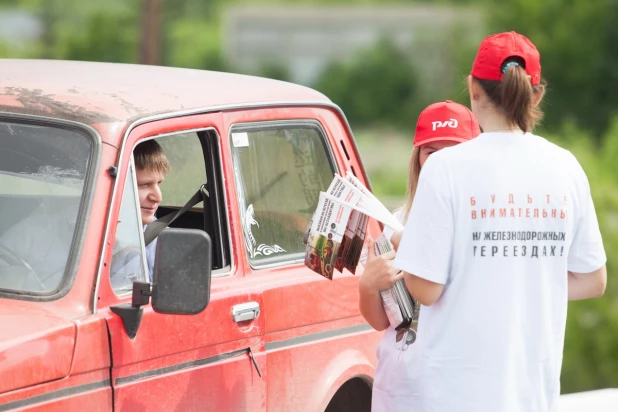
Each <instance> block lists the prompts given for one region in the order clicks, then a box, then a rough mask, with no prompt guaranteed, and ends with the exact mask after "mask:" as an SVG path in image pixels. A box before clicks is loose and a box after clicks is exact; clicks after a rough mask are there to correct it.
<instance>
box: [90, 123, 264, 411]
mask: <svg viewBox="0 0 618 412" xmlns="http://www.w3.org/2000/svg"><path fill="white" fill-rule="evenodd" d="M220 124H221V115H220V114H209V115H195V116H187V117H183V118H176V119H168V120H161V121H157V122H153V123H147V124H143V125H141V126H138V127H136V128H135V129H134V130H132V131H131V133H130V135H129V137H128V139H127V141H126V144H125V147H124V148H123V150H122V152H121V160H120V162H121V163H120V165H119V166H120V167H119V173H118V177H117V179H118V182H117V187H116V189H115V190H116V191H115V196H114V199H115V200H114V204H113V205H112V211H111V213H112V214H111V216H112V217H114V216H115V218H112V219H111V222H110V224H109V230H108V232H109V233H108V237H107V240H106V244H107V245H108V246H107V249H106V251H105V256H106V259H105V262H106V264H105V265H104V267H103V272H102V274H101V280H100V286H99V288H100V293H99V295H100V296H101V299H100V300H99V311H101V312H102V313H104V315H105V317H106V319H107V323H108V327H109V332H110V342H111V351H112V365H113V366H112V377H111V379H112V386H113V391H114V405H115V408H116V409H115V410H126V411H131V412H133V411H198V410H199V411H217V412H220V411H228V410H229V411H244V410H251V411H260V410H265V409H266V377H267V366H266V358H265V349H264V317H263V316H259V311H260V308H261V307H262V306H263V302H262V295H261V293H256V292H255V290H254V289H252V288H251V287H250V285H248V284H247V282H246V278H245V276H244V265H243V263H242V261H241V260H240V259H239V257H238V250H237V248H235V247H233V246H232V245H239V244H240V245H242V243H241V242H242V240H241V239H240V238H239V236H240V229H239V227H238V222H239V219H238V213H237V211H236V209H235V208H234V207H228V206H227V205H228V203H229V193H228V189H227V188H226V187H225V186H224V182H225V181H226V180H225V179H224V173H223V170H224V169H225V167H226V164H227V162H228V161H229V160H228V159H227V156H226V154H225V152H224V150H222V145H221V144H220V139H219V136H220V135H221V134H220V132H219V130H220ZM153 136H154V137H156V140H157V141H160V142H161V146H162V147H164V151H166V150H169V152H166V155H167V157H168V158H170V163H172V171H171V172H170V173H169V175H168V176H167V177H166V180H168V179H170V180H173V181H174V182H177V183H176V184H174V185H172V186H173V187H171V188H169V189H168V192H167V193H166V191H165V190H163V201H162V203H161V205H162V206H165V207H168V206H169V208H171V209H173V208H174V207H177V206H181V205H178V204H177V202H176V203H173V202H172V200H171V199H173V198H174V196H176V197H178V196H177V193H178V190H180V189H179V187H180V186H181V183H186V182H195V183H191V184H188V186H191V185H193V184H198V183H200V182H202V183H206V180H207V181H208V182H207V183H208V188H209V189H210V193H209V194H210V198H209V202H210V204H209V205H208V206H207V207H206V208H198V207H196V208H192V209H191V211H190V212H188V213H187V215H186V216H183V219H179V221H181V220H182V222H181V224H183V225H186V226H184V227H191V225H192V224H195V222H204V221H207V220H208V219H209V218H210V219H211V221H210V224H208V225H207V228H208V231H211V230H212V231H215V232H217V231H218V232H217V233H209V235H210V236H211V238H212V240H213V253H212V255H213V256H214V257H215V258H213V272H212V280H211V295H210V303H209V305H208V306H207V308H206V309H205V310H204V311H203V312H201V313H199V314H197V315H166V314H160V313H156V312H154V311H153V309H152V308H151V306H150V305H146V306H144V307H143V309H144V310H143V317H142V320H141V324H140V326H139V329H138V331H137V334H136V336H135V337H134V338H133V339H131V338H130V337H129V336H128V334H127V332H126V331H125V328H124V326H123V321H122V320H121V318H120V317H118V316H117V315H115V314H114V313H112V312H111V311H110V309H109V308H110V306H113V305H117V304H119V303H121V302H130V290H118V289H116V290H114V288H113V287H112V286H111V283H110V280H109V279H110V269H109V268H110V266H112V265H113V261H112V260H113V259H112V257H111V255H112V250H113V248H114V241H115V240H116V241H118V239H119V238H121V237H123V236H124V237H125V238H126V237H130V236H131V235H133V236H134V237H135V236H137V237H135V239H141V236H139V231H140V224H139V221H138V219H137V218H136V216H137V215H138V210H139V209H137V205H138V200H137V199H136V196H135V188H136V186H135V177H134V172H133V170H132V167H131V166H130V165H131V152H132V150H133V148H134V146H135V145H136V143H139V142H140V141H142V140H143V139H147V138H149V137H153ZM191 145H195V146H194V147H193V146H191ZM195 147H201V149H203V150H196V149H195ZM174 159H176V163H174V162H172V160H174ZM192 161H193V162H195V165H194V166H195V167H192V166H191V165H190V163H191V162H192ZM200 162H201V163H200ZM202 172H203V173H202ZM174 173H176V175H174ZM195 189H196V188H195V187H186V188H184V189H183V190H185V192H186V193H190V192H191V191H194V190H195ZM166 196H167V197H168V200H167V202H166ZM169 202H172V203H169ZM232 204H233V203H232ZM161 208H162V209H163V208H164V207H161ZM205 210H206V211H205ZM202 217H204V219H202ZM213 222H214V223H213ZM204 230H206V229H204ZM141 247H142V260H143V259H145V258H144V257H143V255H144V252H143V243H142V244H141ZM217 248H218V249H217ZM143 267H145V264H144V265H143Z"/></svg>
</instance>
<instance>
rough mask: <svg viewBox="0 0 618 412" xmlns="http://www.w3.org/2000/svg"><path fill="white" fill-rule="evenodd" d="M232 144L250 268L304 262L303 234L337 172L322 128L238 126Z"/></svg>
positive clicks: (285, 125) (313, 125)
mask: <svg viewBox="0 0 618 412" xmlns="http://www.w3.org/2000/svg"><path fill="white" fill-rule="evenodd" d="M231 143H232V154H233V162H234V174H235V180H236V187H237V190H238V204H239V208H240V212H241V217H242V224H243V232H244V239H245V247H246V250H247V255H248V259H249V262H250V264H251V266H252V267H254V268H257V267H264V266H266V265H276V264H282V263H288V262H291V261H302V259H303V258H304V253H305V245H304V243H303V240H302V239H303V233H304V232H305V230H306V229H307V226H308V224H309V221H310V219H311V216H312V215H313V212H314V211H315V208H316V206H317V202H318V197H319V193H320V191H325V190H326V189H327V188H328V185H329V184H330V182H331V180H332V178H333V174H334V171H335V170H334V162H333V161H332V157H331V155H330V151H329V150H328V145H327V143H326V139H325V136H324V134H323V133H322V131H321V129H320V127H319V126H318V125H317V124H282V125H258V126H254V127H247V126H243V127H238V126H237V127H235V128H234V129H232V133H231Z"/></svg>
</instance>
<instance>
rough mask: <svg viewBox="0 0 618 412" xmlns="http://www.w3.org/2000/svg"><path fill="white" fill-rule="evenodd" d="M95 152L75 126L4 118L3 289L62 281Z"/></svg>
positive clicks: (0, 148) (0, 160)
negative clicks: (66, 127)
mask: <svg viewBox="0 0 618 412" xmlns="http://www.w3.org/2000/svg"><path fill="white" fill-rule="evenodd" d="M93 152H94V141H93V140H92V138H90V137H89V136H87V135H85V134H82V133H80V132H78V131H75V130H68V129H63V128H59V127H52V126H43V125H31V124H20V123H11V122H0V289H4V290H13V291H18V292H19V293H26V294H28V293H36V294H52V293H54V292H55V291H56V290H58V289H59V288H60V287H61V284H62V281H63V279H64V278H65V277H66V275H67V272H68V270H67V268H68V267H69V257H70V255H71V251H72V249H73V248H72V244H73V242H74V237H75V233H76V228H77V221H78V215H79V212H80V205H81V203H82V198H83V194H84V188H85V182H86V177H87V174H88V170H89V166H90V161H91V157H92V154H93Z"/></svg>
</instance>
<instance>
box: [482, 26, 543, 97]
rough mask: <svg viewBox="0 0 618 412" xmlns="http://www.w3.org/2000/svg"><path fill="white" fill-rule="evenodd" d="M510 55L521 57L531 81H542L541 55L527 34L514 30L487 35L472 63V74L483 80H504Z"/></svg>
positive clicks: (537, 82)
mask: <svg viewBox="0 0 618 412" xmlns="http://www.w3.org/2000/svg"><path fill="white" fill-rule="evenodd" d="M509 57H519V58H520V59H522V60H523V62H524V65H523V67H524V69H525V70H526V74H528V76H530V83H532V85H537V84H539V83H540V82H541V55H540V54H539V51H538V50H537V49H536V47H535V46H534V44H532V42H531V41H530V40H528V38H527V37H526V36H523V35H521V34H519V33H515V32H514V31H510V32H506V33H498V34H493V35H491V36H488V37H486V38H485V39H484V40H483V41H482V42H481V45H480V46H479V50H478V52H477V54H476V59H474V64H473V65H472V76H473V77H476V78H477V79H481V80H493V81H500V80H502V74H503V73H502V69H503V65H504V62H505V61H506V60H507V59H508V58H509Z"/></svg>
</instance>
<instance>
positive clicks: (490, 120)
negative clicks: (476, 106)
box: [477, 109, 523, 133]
mask: <svg viewBox="0 0 618 412" xmlns="http://www.w3.org/2000/svg"><path fill="white" fill-rule="evenodd" d="M477 120H478V122H479V125H480V126H481V129H483V133H494V132H495V133H523V132H522V131H521V129H520V128H519V127H517V126H516V125H514V124H512V123H510V122H508V121H507V120H506V118H505V117H504V116H503V115H502V114H500V113H496V112H495V110H489V109H487V110H486V111H484V112H482V113H480V114H478V115H477Z"/></svg>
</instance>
